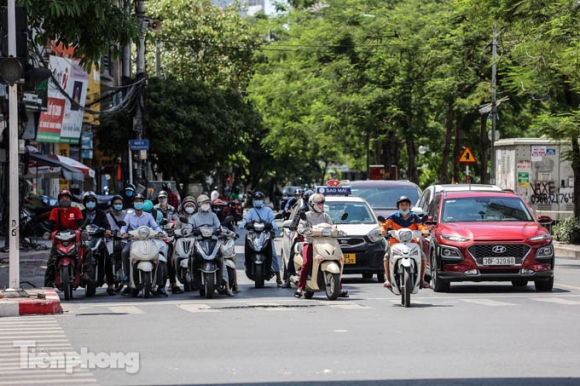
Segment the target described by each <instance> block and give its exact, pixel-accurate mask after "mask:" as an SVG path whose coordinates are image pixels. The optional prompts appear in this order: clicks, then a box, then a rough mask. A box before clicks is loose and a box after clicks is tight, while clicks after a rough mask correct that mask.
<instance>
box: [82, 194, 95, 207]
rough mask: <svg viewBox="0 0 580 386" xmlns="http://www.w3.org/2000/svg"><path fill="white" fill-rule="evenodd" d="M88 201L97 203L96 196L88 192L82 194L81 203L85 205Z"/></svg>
mask: <svg viewBox="0 0 580 386" xmlns="http://www.w3.org/2000/svg"><path fill="white" fill-rule="evenodd" d="M88 200H94V201H97V195H96V193H95V192H91V191H88V192H86V193H85V194H83V203H84V204H86V203H87V201H88Z"/></svg>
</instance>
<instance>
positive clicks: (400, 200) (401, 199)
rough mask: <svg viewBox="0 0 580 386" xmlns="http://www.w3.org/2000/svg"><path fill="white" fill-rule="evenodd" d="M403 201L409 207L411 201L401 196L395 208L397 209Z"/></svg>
mask: <svg viewBox="0 0 580 386" xmlns="http://www.w3.org/2000/svg"><path fill="white" fill-rule="evenodd" d="M403 201H407V202H408V203H409V205H411V199H410V198H409V197H407V196H401V197H399V199H398V200H397V208H398V207H399V204H400V203H401V202H403Z"/></svg>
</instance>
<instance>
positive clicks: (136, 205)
mask: <svg viewBox="0 0 580 386" xmlns="http://www.w3.org/2000/svg"><path fill="white" fill-rule="evenodd" d="M144 205H145V203H143V202H136V203H134V204H133V208H135V210H143V206H144Z"/></svg>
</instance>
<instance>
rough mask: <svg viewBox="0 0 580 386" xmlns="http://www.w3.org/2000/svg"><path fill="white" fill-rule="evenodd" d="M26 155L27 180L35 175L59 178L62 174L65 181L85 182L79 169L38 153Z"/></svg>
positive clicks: (83, 175)
mask: <svg viewBox="0 0 580 386" xmlns="http://www.w3.org/2000/svg"><path fill="white" fill-rule="evenodd" d="M28 155H29V166H28V174H27V175H26V176H25V177H27V178H35V177H36V175H37V174H38V175H43V176H46V177H48V176H50V177H55V175H56V177H59V176H60V175H59V173H60V174H62V177H64V178H66V179H67V180H76V181H84V180H85V174H84V173H83V172H82V171H81V170H80V169H77V168H75V167H72V166H69V165H67V164H65V163H63V162H61V161H60V160H58V159H56V158H53V157H50V156H47V155H42V154H38V153H28ZM69 159H70V158H69ZM81 165H82V164H81ZM83 166H84V165H83ZM85 167H86V166H85ZM86 168H87V169H88V167H86ZM59 169H60V170H59ZM91 170H92V169H91ZM87 173H88V172H87ZM93 175H94V171H93ZM56 177H55V178H56Z"/></svg>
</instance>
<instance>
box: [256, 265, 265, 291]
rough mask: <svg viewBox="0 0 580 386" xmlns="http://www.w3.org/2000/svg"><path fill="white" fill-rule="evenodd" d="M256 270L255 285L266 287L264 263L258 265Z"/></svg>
mask: <svg viewBox="0 0 580 386" xmlns="http://www.w3.org/2000/svg"><path fill="white" fill-rule="evenodd" d="M255 267H256V270H255V271H254V286H255V287H256V288H264V265H263V264H262V265H256V266H255Z"/></svg>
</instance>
